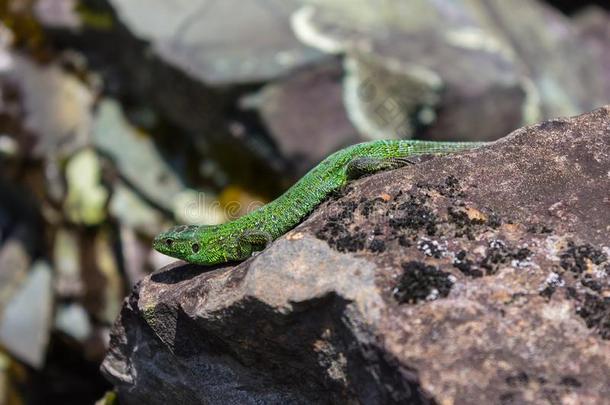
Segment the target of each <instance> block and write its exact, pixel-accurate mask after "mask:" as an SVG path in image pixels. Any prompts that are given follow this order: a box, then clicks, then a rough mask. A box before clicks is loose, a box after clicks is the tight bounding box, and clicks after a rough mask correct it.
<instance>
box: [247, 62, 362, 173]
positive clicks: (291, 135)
mask: <svg viewBox="0 0 610 405" xmlns="http://www.w3.org/2000/svg"><path fill="white" fill-rule="evenodd" d="M342 83H343V69H342V67H341V64H340V63H339V62H337V61H333V62H332V63H327V64H323V65H320V66H318V67H314V68H312V69H309V70H305V71H302V72H297V73H295V74H293V75H292V76H290V77H289V78H287V79H285V80H281V81H279V82H276V83H272V84H269V85H267V86H265V87H264V88H263V89H262V91H261V92H260V93H259V94H258V95H257V96H256V97H255V98H249V99H248V100H247V101H245V102H244V103H242V104H246V105H249V106H251V107H254V108H256V109H257V110H258V111H259V113H260V115H261V117H262V120H263V122H264V124H265V125H266V127H267V130H268V133H269V134H270V135H271V137H272V138H273V140H274V141H275V143H276V145H277V147H278V149H279V152H280V154H281V156H282V157H284V158H285V159H286V160H287V162H288V164H289V165H290V166H292V172H293V173H294V175H295V177H296V178H299V177H301V176H302V175H303V174H305V173H306V172H307V170H309V169H310V168H311V167H313V166H314V165H315V164H317V163H318V162H320V161H321V160H322V159H324V158H325V157H326V156H328V155H330V154H331V153H332V152H335V151H336V150H338V149H341V148H342V147H345V146H347V145H351V144H354V143H358V142H361V141H363V140H364V138H363V137H361V136H359V135H358V132H357V131H356V128H354V126H353V125H352V124H351V123H350V121H349V119H348V117H347V112H346V110H345V107H344V106H343V95H342V93H343V91H342ZM304 140H306V141H304Z"/></svg>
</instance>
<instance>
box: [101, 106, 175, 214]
mask: <svg viewBox="0 0 610 405" xmlns="http://www.w3.org/2000/svg"><path fill="white" fill-rule="evenodd" d="M93 143H94V145H95V146H96V148H98V149H99V150H100V151H101V152H102V153H104V154H105V155H107V156H109V157H110V158H111V159H112V160H113V162H114V163H115V165H116V166H117V168H118V170H119V172H120V174H121V175H122V176H123V178H125V179H126V180H127V181H128V182H129V183H130V184H131V185H133V186H134V187H135V188H136V189H137V190H138V191H139V192H140V193H142V194H144V196H145V197H146V198H148V199H150V200H151V201H152V202H153V203H155V204H157V205H159V206H161V207H163V208H165V209H167V210H168V211H172V209H173V201H174V197H175V195H176V194H178V193H179V192H181V191H182V190H183V189H184V186H183V184H182V182H181V180H180V179H179V178H178V176H176V174H175V173H174V172H173V171H172V170H171V168H170V167H169V165H168V164H167V163H166V162H165V161H164V160H163V158H162V157H161V155H160V153H159V151H158V150H157V149H156V148H155V145H154V143H153V142H152V140H151V139H150V138H148V137H147V136H145V134H142V133H139V132H138V131H137V130H136V128H133V127H131V126H130V125H129V123H128V122H127V120H126V119H125V117H124V115H123V111H122V109H121V107H120V105H119V104H118V103H117V102H116V101H114V100H109V99H106V100H103V101H101V102H100V105H99V107H98V110H97V113H96V115H95V118H94V125H93Z"/></svg>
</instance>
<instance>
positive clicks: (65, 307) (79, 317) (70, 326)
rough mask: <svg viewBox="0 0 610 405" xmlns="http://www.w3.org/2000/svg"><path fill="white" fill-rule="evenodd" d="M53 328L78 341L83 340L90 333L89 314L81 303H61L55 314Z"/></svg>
mask: <svg viewBox="0 0 610 405" xmlns="http://www.w3.org/2000/svg"><path fill="white" fill-rule="evenodd" d="M54 327H55V329H57V330H58V331H60V332H63V333H65V334H66V335H68V336H71V337H72V338H74V339H76V340H77V341H79V342H84V341H85V339H87V338H88V337H89V336H90V335H91V331H92V328H91V322H90V321H89V315H87V311H85V308H83V307H82V305H79V304H61V305H59V306H58V308H57V313H56V315H55V325H54Z"/></svg>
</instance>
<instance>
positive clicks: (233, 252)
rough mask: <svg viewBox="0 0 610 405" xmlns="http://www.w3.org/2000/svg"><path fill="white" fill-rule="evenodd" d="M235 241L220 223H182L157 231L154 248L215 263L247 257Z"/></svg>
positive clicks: (203, 262)
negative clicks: (200, 224)
mask: <svg viewBox="0 0 610 405" xmlns="http://www.w3.org/2000/svg"><path fill="white" fill-rule="evenodd" d="M238 242H239V238H238V237H237V236H234V235H232V234H231V233H230V232H227V230H226V228H225V227H223V226H222V225H202V226H197V225H181V226H177V227H174V228H171V229H170V230H168V231H166V232H163V233H161V234H159V235H158V236H157V237H156V238H155V239H154V241H153V248H154V249H155V250H156V251H158V252H160V253H163V254H164V255H167V256H171V257H175V258H177V259H182V260H185V261H187V262H190V263H196V264H203V265H214V264H220V263H225V262H230V261H236V260H243V259H245V258H246V257H248V255H247V252H244V251H243V249H240V246H239V243H238ZM244 256H245V257H244Z"/></svg>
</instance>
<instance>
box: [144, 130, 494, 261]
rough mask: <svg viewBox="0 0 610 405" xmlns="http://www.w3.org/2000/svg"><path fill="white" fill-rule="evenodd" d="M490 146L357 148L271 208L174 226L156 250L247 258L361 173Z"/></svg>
mask: <svg viewBox="0 0 610 405" xmlns="http://www.w3.org/2000/svg"><path fill="white" fill-rule="evenodd" d="M484 144H485V143H482V142H428V141H412V140H381V141H373V142H365V143H360V144H357V145H352V146H349V147H347V148H345V149H342V150H340V151H338V152H335V153H333V154H332V155H330V156H329V157H327V158H326V159H324V160H323V161H322V162H321V163H320V164H318V165H317V166H316V167H314V168H313V169H312V170H310V171H309V172H308V173H307V174H306V175H305V176H303V177H302V178H301V179H300V180H299V181H298V182H297V183H296V184H295V185H293V186H292V187H291V188H290V189H288V191H286V192H285V193H284V194H282V195H281V196H280V197H278V198H277V199H275V200H274V201H272V202H270V203H269V204H267V205H265V206H263V207H261V208H259V209H257V210H255V211H253V212H251V213H249V214H247V215H244V216H242V217H240V218H238V219H236V220H234V221H231V222H228V223H225V224H222V225H203V226H196V225H182V226H178V227H174V228H172V229H170V230H168V231H166V232H163V233H161V234H159V235H158V236H157V237H156V238H155V240H154V242H153V247H154V249H156V250H157V251H159V252H161V253H163V254H165V255H168V256H172V257H175V258H178V259H182V260H185V261H187V262H190V263H195V264H203V265H214V264H220V263H225V262H230V261H241V260H245V259H247V258H248V257H250V256H251V255H252V254H253V253H255V252H257V251H260V250H262V249H264V248H265V247H266V246H267V245H268V244H269V243H270V242H271V241H273V240H275V239H277V238H278V237H280V236H281V235H283V234H284V233H286V232H288V231H289V230H290V229H292V228H294V227H295V226H296V225H298V224H299V223H300V222H301V221H302V220H303V219H304V218H305V217H306V216H307V215H308V214H309V213H311V212H312V211H313V209H314V208H315V207H316V206H318V205H319V204H320V203H321V202H322V201H324V199H325V198H326V197H327V196H328V195H329V194H330V193H331V192H332V191H334V190H337V189H339V188H340V187H342V186H344V185H345V184H346V183H347V182H348V181H349V180H350V179H351V178H354V177H356V175H365V174H372V173H375V172H379V171H382V170H390V169H395V168H397V167H400V166H404V165H405V164H407V163H409V162H408V160H406V159H407V158H409V157H411V156H416V155H424V154H432V155H438V154H446V153H452V152H457V151H462V150H466V149H471V148H474V147H478V146H481V145H484Z"/></svg>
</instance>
